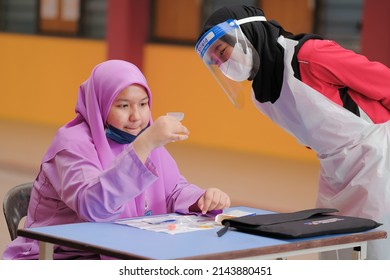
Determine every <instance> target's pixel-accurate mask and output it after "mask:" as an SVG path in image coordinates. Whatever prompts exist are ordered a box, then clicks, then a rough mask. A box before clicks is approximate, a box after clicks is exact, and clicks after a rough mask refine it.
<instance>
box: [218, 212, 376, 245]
mask: <svg viewBox="0 0 390 280" xmlns="http://www.w3.org/2000/svg"><path fill="white" fill-rule="evenodd" d="M335 212H338V210H337V209H331V208H315V209H307V210H302V211H298V212H292V213H275V214H265V215H254V216H243V217H237V218H232V219H224V220H222V224H223V225H224V227H223V228H222V229H220V230H219V231H218V233H217V234H218V236H219V237H221V236H222V235H224V234H225V233H226V232H227V231H228V229H229V227H233V228H235V229H237V230H238V231H242V232H247V233H251V234H257V235H262V236H267V237H274V238H283V239H290V238H304V237H313V236H319V235H328V234H341V233H355V232H361V231H366V230H370V229H374V228H376V227H379V226H380V225H382V224H380V223H377V222H376V221H374V220H371V219H366V218H359V217H352V216H338V215H331V213H335Z"/></svg>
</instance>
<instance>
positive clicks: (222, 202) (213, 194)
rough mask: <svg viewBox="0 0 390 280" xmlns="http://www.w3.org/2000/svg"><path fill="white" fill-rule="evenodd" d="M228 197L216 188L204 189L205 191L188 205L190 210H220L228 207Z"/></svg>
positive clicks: (203, 212)
mask: <svg viewBox="0 0 390 280" xmlns="http://www.w3.org/2000/svg"><path fill="white" fill-rule="evenodd" d="M230 203H231V202H230V197H229V196H228V195H227V194H226V193H224V192H223V191H221V190H220V189H217V188H209V189H206V191H205V193H204V194H203V195H202V196H201V197H200V198H199V199H198V201H197V202H195V203H194V204H193V205H191V206H190V208H189V210H190V211H191V212H202V214H206V213H207V212H209V211H211V210H222V209H225V208H228V207H230Z"/></svg>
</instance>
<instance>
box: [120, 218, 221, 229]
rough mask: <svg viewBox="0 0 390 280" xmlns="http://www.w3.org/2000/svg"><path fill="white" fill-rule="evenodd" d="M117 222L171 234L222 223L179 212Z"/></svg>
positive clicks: (215, 226)
mask: <svg viewBox="0 0 390 280" xmlns="http://www.w3.org/2000/svg"><path fill="white" fill-rule="evenodd" d="M115 223H117V224H123V225H127V226H131V227H136V228H140V229H144V230H151V231H156V232H165V233H169V234H177V233H185V232H191V231H197V230H209V229H213V228H220V227H221V225H220V224H218V223H216V222H215V220H214V218H210V217H205V216H194V215H179V214H167V215H159V216H144V217H142V218H131V219H125V220H118V221H116V222H115Z"/></svg>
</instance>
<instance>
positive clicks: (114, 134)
mask: <svg viewBox="0 0 390 280" xmlns="http://www.w3.org/2000/svg"><path fill="white" fill-rule="evenodd" d="M147 127H148V126H146V127H145V128H144V129H142V130H141V131H140V133H138V135H140V134H141V133H142V132H144V131H145V129H146V128H147ZM138 135H133V134H130V133H127V132H125V131H123V130H120V129H118V128H116V127H113V126H112V125H107V127H106V136H107V138H109V139H111V140H113V141H115V142H117V143H119V144H130V143H131V142H133V141H134V140H135V138H137V136H138Z"/></svg>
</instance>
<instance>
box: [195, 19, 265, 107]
mask: <svg viewBox="0 0 390 280" xmlns="http://www.w3.org/2000/svg"><path fill="white" fill-rule="evenodd" d="M254 21H266V18H265V17H264V16H254V17H248V18H243V19H240V20H233V19H229V20H227V21H225V22H222V23H220V24H218V25H216V26H214V27H213V28H211V29H210V30H209V31H207V32H206V33H205V34H203V36H202V37H201V38H200V39H199V41H198V42H197V43H196V46H195V51H196V52H197V53H198V55H199V56H200V57H201V59H202V61H203V62H204V64H205V65H206V67H207V68H208V69H209V70H210V72H211V73H212V75H213V76H214V78H215V79H216V80H217V82H218V84H219V85H220V86H221V87H222V89H223V91H224V92H225V94H226V95H227V97H228V98H229V100H230V101H231V102H232V103H233V105H234V106H235V107H237V108H240V107H242V105H243V99H244V98H243V97H244V95H243V94H240V92H241V91H242V90H243V89H244V87H243V83H242V82H243V81H245V80H251V79H253V77H254V76H255V75H256V73H257V71H258V69H259V67H260V58H259V54H258V53H257V51H256V50H255V49H254V47H253V46H252V44H251V43H250V41H249V40H248V39H247V38H246V36H245V35H244V33H243V32H242V30H241V28H240V25H242V24H245V23H248V22H254Z"/></svg>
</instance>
